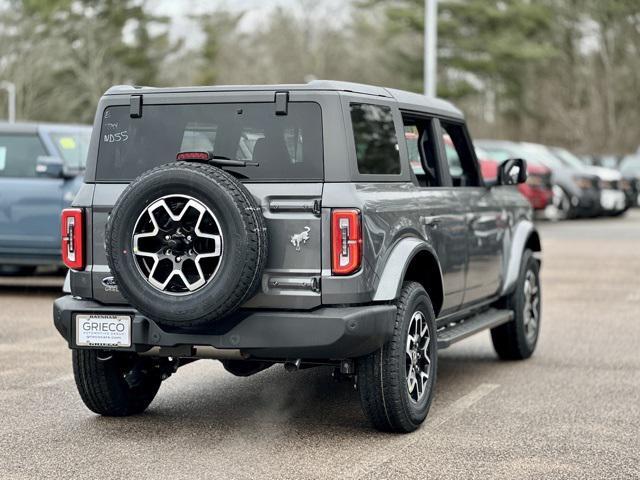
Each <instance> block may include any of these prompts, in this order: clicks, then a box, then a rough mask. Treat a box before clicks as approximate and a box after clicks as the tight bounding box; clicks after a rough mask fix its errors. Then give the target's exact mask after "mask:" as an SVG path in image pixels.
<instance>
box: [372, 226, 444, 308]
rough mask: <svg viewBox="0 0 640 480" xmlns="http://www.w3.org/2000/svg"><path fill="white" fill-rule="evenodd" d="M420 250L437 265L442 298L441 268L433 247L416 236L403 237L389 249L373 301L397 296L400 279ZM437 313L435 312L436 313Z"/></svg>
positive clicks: (391, 298) (387, 299) (393, 298)
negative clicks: (429, 256)
mask: <svg viewBox="0 0 640 480" xmlns="http://www.w3.org/2000/svg"><path fill="white" fill-rule="evenodd" d="M420 252H427V253H428V254H429V255H431V256H432V257H433V259H434V261H435V263H436V265H437V267H438V278H437V281H438V288H439V289H440V293H441V294H442V295H441V297H442V298H444V291H443V290H444V289H443V279H442V268H441V267H440V261H439V259H438V255H437V254H436V252H435V250H434V249H433V247H431V246H430V245H429V244H427V243H426V242H425V241H424V240H420V239H418V238H403V239H402V240H400V241H399V242H398V243H397V244H396V245H395V246H394V247H393V249H392V250H391V253H390V254H389V256H388V257H387V261H386V263H385V266H384V269H383V270H382V273H381V274H380V278H379V281H378V286H377V288H376V291H375V293H374V295H373V301H374V302H383V301H391V300H395V299H396V298H398V296H399V295H400V290H401V289H402V281H403V279H404V277H405V275H406V273H407V270H408V268H409V265H410V264H411V261H412V260H413V258H414V257H415V256H416V255H418V254H419V253H420ZM436 314H437V313H436Z"/></svg>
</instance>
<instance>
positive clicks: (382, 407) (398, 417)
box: [357, 282, 438, 433]
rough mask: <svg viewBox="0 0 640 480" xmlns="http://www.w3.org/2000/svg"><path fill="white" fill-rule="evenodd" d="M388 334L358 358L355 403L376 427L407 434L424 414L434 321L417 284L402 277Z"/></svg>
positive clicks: (432, 372) (432, 379)
mask: <svg viewBox="0 0 640 480" xmlns="http://www.w3.org/2000/svg"><path fill="white" fill-rule="evenodd" d="M396 305H397V307H398V310H397V314H396V321H395V326H394V331H393V336H392V337H391V339H390V340H389V341H388V342H387V343H386V344H385V345H383V346H382V347H381V348H380V349H379V350H377V351H375V352H373V353H371V354H369V355H367V356H365V357H361V358H360V359H358V362H357V374H358V377H357V386H358V391H359V394H360V403H361V405H362V408H363V410H364V412H365V414H366V415H367V417H368V418H369V420H370V422H371V423H372V425H373V426H374V427H375V428H376V429H378V430H381V431H386V432H399V433H408V432H412V431H414V430H416V429H417V428H418V427H419V426H420V425H421V424H422V422H423V421H424V420H425V418H426V417H427V413H428V412H429V408H430V407H431V401H432V400H433V393H434V388H435V383H436V375H437V370H438V358H437V342H436V322H435V314H434V311H433V306H432V304H431V299H430V298H429V295H428V294H427V292H426V291H425V290H424V288H423V287H422V285H420V284H419V283H416V282H405V284H404V286H403V288H402V291H401V293H400V298H399V299H398V301H397V303H396Z"/></svg>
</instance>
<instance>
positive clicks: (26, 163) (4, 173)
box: [0, 131, 64, 257]
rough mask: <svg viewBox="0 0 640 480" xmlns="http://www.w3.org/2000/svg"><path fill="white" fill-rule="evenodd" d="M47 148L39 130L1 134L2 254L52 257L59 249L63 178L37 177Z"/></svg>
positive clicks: (0, 224) (0, 242)
mask: <svg viewBox="0 0 640 480" xmlns="http://www.w3.org/2000/svg"><path fill="white" fill-rule="evenodd" d="M42 155H47V151H46V149H45V147H44V145H43V143H42V141H41V138H40V137H39V135H38V133H37V132H35V131H33V132H28V133H27V132H18V133H10V132H2V133H0V254H2V255H7V256H13V255H15V256H23V255H27V256H31V255H33V256H34V257H38V256H48V255H49V256H50V255H54V256H55V255H59V251H60V211H61V209H62V196H63V185H64V181H63V180H62V179H60V178H47V177H38V176H37V173H36V163H37V159H38V157H39V156H42Z"/></svg>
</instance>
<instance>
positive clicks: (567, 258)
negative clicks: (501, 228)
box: [0, 210, 640, 479]
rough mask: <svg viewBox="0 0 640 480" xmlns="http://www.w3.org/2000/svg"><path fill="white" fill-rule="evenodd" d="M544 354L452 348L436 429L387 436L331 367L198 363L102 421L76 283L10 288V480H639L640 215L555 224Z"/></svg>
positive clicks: (546, 231) (3, 327) (1, 295)
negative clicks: (239, 374) (501, 355)
mask: <svg viewBox="0 0 640 480" xmlns="http://www.w3.org/2000/svg"><path fill="white" fill-rule="evenodd" d="M540 230H541V234H542V240H543V249H544V264H543V270H542V272H543V274H542V275H543V277H542V281H543V284H542V287H543V292H544V293H543V323H542V332H541V338H540V343H539V346H538V350H537V351H536V353H535V355H534V357H533V358H531V359H530V360H528V361H525V362H501V361H498V360H497V357H496V355H495V354H494V352H493V349H492V347H491V342H490V339H489V335H488V333H484V334H482V335H479V336H476V337H474V338H471V339H469V340H466V341H463V342H461V343H460V344H457V345H455V346H454V347H452V348H450V349H448V350H445V351H443V352H442V353H441V356H440V358H441V360H440V365H439V367H440V371H439V378H438V387H437V393H436V400H435V402H434V404H433V406H432V409H431V412H430V415H429V418H428V421H427V424H426V425H425V426H424V427H423V428H422V429H420V430H419V431H418V432H416V433H414V434H410V435H404V436H400V435H390V434H381V433H378V432H376V431H374V430H373V429H372V428H370V427H369V426H368V424H367V422H366V420H365V418H364V416H363V414H362V413H361V411H360V407H359V404H358V400H357V394H356V392H355V391H354V390H353V387H352V386H351V385H350V384H348V383H335V382H334V381H333V380H332V379H331V376H330V370H328V369H325V368H320V369H311V370H304V371H299V372H295V373H287V372H285V371H284V369H283V368H282V367H281V366H277V367H274V368H271V369H269V370H267V371H265V372H262V373H260V374H258V375H256V376H254V377H250V378H244V379H243V378H236V377H233V376H232V375H230V374H228V373H226V372H225V371H224V370H223V369H222V367H221V366H220V365H219V364H218V363H217V362H214V361H199V362H196V363H193V364H190V365H188V366H185V367H184V368H183V369H181V370H180V371H179V372H178V373H177V374H176V375H174V376H173V377H171V378H170V379H169V380H168V381H167V382H165V384H164V385H163V386H162V388H161V390H160V393H159V395H158V397H157V398H156V400H155V401H154V403H153V404H152V405H151V407H150V409H149V410H148V411H147V413H145V414H144V415H141V416H138V417H133V418H126V419H108V418H100V417H97V416H95V415H93V414H92V413H91V412H89V411H88V410H87V409H86V408H85V407H84V405H83V404H82V402H81V401H80V398H79V396H78V394H77V393H76V390H75V386H74V384H73V377H72V372H71V364H70V357H71V355H70V352H69V351H68V350H67V348H66V345H65V343H64V342H63V340H62V339H61V338H60V337H59V336H58V334H57V332H56V331H55V329H54V327H53V325H52V321H51V302H52V300H53V299H54V298H55V297H56V296H57V295H59V293H58V292H59V286H60V285H61V279H58V278H38V279H20V280H17V279H10V278H4V279H1V282H0V478H2V479H13V478H25V479H26V478H29V479H31V478H109V479H119V478H171V479H180V478H189V479H204V478H225V479H230V478H241V479H255V478H278V479H289V478H291V479H306V478H332V479H343V478H363V479H368V478H408V479H412V478H416V479H418V478H420V479H424V478H438V479H447V478H464V479H468V478H494V479H495V478H519V479H521V478H572V479H576V478H594V479H601V478H639V477H640V347H639V342H640V275H639V272H640V253H639V248H640V211H637V210H636V211H633V212H630V213H629V214H628V215H627V216H626V217H624V218H615V219H595V220H580V221H572V222H566V223H557V224H552V223H544V224H542V225H540Z"/></svg>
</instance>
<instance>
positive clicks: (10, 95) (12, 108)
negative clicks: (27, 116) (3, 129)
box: [0, 81, 16, 123]
mask: <svg viewBox="0 0 640 480" xmlns="http://www.w3.org/2000/svg"><path fill="white" fill-rule="evenodd" d="M0 88H1V89H3V90H6V91H7V102H8V104H9V123H15V122H16V84H15V83H11V82H7V81H2V82H0Z"/></svg>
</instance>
